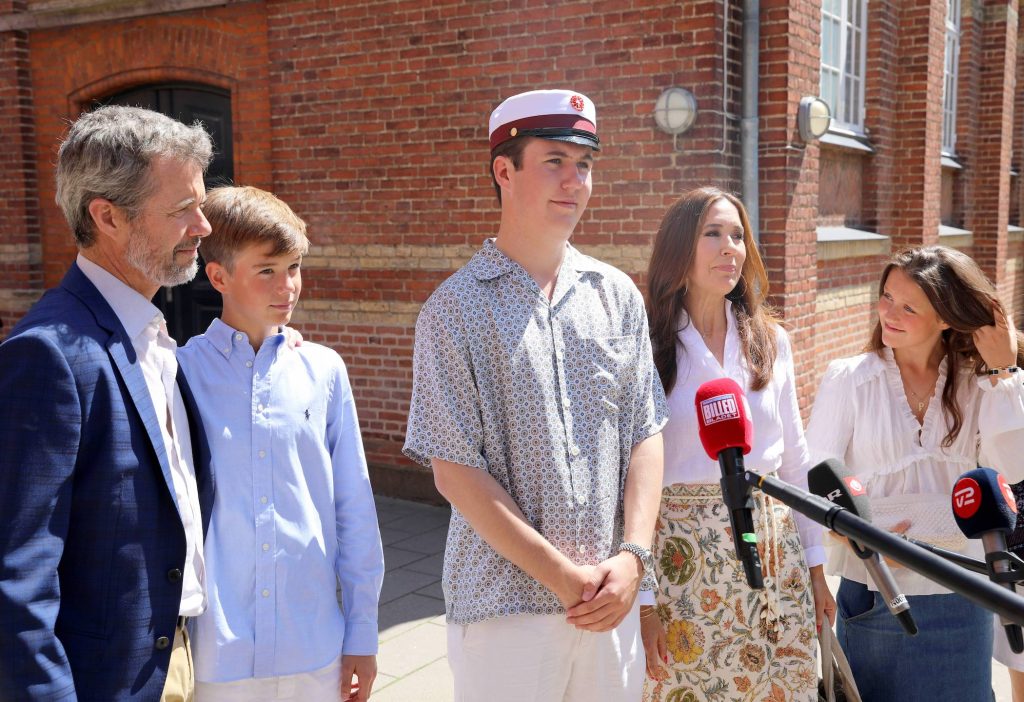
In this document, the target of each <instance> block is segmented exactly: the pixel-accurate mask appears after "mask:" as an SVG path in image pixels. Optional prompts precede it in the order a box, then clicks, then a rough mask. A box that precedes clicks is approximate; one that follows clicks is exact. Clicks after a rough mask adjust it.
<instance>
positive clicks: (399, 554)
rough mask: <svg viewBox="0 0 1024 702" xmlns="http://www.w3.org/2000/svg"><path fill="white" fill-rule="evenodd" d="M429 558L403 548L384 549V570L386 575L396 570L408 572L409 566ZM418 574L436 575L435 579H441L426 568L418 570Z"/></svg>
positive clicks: (387, 547) (386, 547)
mask: <svg viewBox="0 0 1024 702" xmlns="http://www.w3.org/2000/svg"><path fill="white" fill-rule="evenodd" d="M424 558H427V556H424V555H423V554H422V553H420V552H419V551H407V550H405V549H403V548H395V547H394V546H385V547H384V568H385V572H386V573H390V572H392V571H396V570H399V569H401V570H408V569H409V568H408V566H410V565H412V564H413V563H415V562H416V561H421V560H423V559H424ZM416 572H417V573H423V574H426V575H434V577H441V576H440V575H437V574H435V573H434V571H432V570H427V569H426V566H423V567H421V568H419V569H417V570H416Z"/></svg>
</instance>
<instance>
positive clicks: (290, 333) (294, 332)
mask: <svg viewBox="0 0 1024 702" xmlns="http://www.w3.org/2000/svg"><path fill="white" fill-rule="evenodd" d="M281 333H282V334H284V343H286V344H288V348H290V349H294V348H296V347H298V346H302V334H301V333H299V330H298V329H295V328H293V327H284V328H283V329H282V330H281Z"/></svg>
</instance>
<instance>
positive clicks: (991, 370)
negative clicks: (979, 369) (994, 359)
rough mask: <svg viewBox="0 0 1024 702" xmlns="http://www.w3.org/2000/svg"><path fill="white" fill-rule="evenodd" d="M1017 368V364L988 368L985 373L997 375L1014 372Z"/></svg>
mask: <svg viewBox="0 0 1024 702" xmlns="http://www.w3.org/2000/svg"><path fill="white" fill-rule="evenodd" d="M1018 370H1020V369H1019V368H1017V366H1005V367H1003V368H989V369H988V370H987V371H986V373H988V374H989V375H999V374H1000V373H1016V372H1017V371H1018Z"/></svg>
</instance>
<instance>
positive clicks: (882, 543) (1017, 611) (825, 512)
mask: <svg viewBox="0 0 1024 702" xmlns="http://www.w3.org/2000/svg"><path fill="white" fill-rule="evenodd" d="M744 475H745V478H746V481H747V483H748V484H749V485H751V486H752V487H756V488H758V489H759V490H761V491H762V492H764V493H765V494H767V495H770V496H771V497H774V498H775V499H777V500H778V501H779V502H781V503H783V504H784V505H787V506H788V507H790V508H791V509H794V510H796V511H797V512H799V513H800V514H803V515H804V516H806V517H808V518H810V519H811V520H813V521H815V522H817V523H818V524H821V525H822V526H824V527H826V528H828V529H830V530H832V531H834V532H836V533H838V534H842V535H843V536H846V537H849V538H851V539H853V540H855V541H857V542H858V543H860V544H862V545H863V546H867V547H868V548H871V549H873V550H874V551H876V552H878V553H880V554H882V555H883V556H885V557H886V558H889V559H891V560H894V561H896V562H898V563H901V564H902V565H904V566H906V567H907V568H910V569H911V570H913V571H915V572H917V573H920V574H921V575H924V576H925V577H927V578H928V579H929V580H933V581H935V582H937V583H939V584H940V585H942V586H943V587H946V588H949V589H950V590H952V591H953V592H956V593H958V594H960V595H962V596H963V597H966V598H967V599H969V600H971V601H972V602H974V603H976V604H978V605H980V606H982V607H984V608H985V609H987V610H989V611H992V612H995V613H996V614H998V615H1000V616H1001V617H1003V618H1004V619H1006V620H1009V621H1012V622H1014V623H1015V624H1021V625H1024V598H1022V597H1020V596H1018V595H1016V594H1014V593H1012V592H1010V591H1009V590H1007V589H1006V588H1004V587H1000V586H998V585H995V584H993V583H991V582H989V580H988V578H981V577H978V576H977V575H975V574H974V573H970V572H968V571H966V570H964V569H963V568H960V567H958V566H955V565H952V564H950V563H947V562H946V561H945V560H943V559H942V558H940V557H939V556H937V555H934V554H933V553H931V552H930V551H928V550H926V549H924V548H921V547H920V546H918V545H916V544H913V543H911V542H910V541H908V540H906V539H904V538H902V537H899V536H897V535H895V534H892V533H890V532H888V531H885V530H884V529H879V528H878V527H876V526H874V525H873V524H871V522H868V521H865V520H863V519H861V518H860V517H858V516H856V515H855V514H853V513H852V512H850V511H849V510H846V509H843V508H842V507H840V506H839V505H836V504H834V503H832V502H829V501H828V500H826V499H825V498H823V497H818V496H817V495H813V494H811V493H809V492H806V491H804V490H801V489H799V488H796V487H794V486H792V485H789V484H787V483H784V482H782V481H781V480H779V479H777V478H772V477H771V476H766V475H764V476H763V475H759V474H757V473H754V472H752V471H749V470H748V471H746V472H745V474H744Z"/></svg>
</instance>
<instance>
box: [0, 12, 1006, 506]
mask: <svg viewBox="0 0 1024 702" xmlns="http://www.w3.org/2000/svg"><path fill="white" fill-rule="evenodd" d="M965 5H966V6H967V9H965V20H964V36H963V40H962V43H963V47H964V48H963V50H962V54H961V56H962V58H961V109H960V120H959V122H958V125H959V130H960V145H961V147H960V148H962V150H963V153H964V155H965V159H966V167H965V170H964V172H963V173H962V174H961V175H958V176H957V182H956V183H954V184H953V190H954V198H960V204H959V208H960V209H959V210H957V211H958V212H960V211H962V212H963V213H964V217H967V216H968V214H969V213H968V210H969V209H970V206H971V203H972V202H973V199H974V197H975V195H976V194H978V192H979V188H981V187H982V185H983V184H984V182H985V181H982V180H978V179H975V180H972V178H975V174H977V173H978V170H977V166H976V164H975V163H974V162H972V159H979V158H983V154H984V153H988V154H989V155H988V156H987V157H985V158H987V161H985V162H986V163H989V164H992V165H991V166H990V167H991V168H992V169H993V170H994V171H1000V172H1001V171H1002V170H1003V168H1004V165H1005V163H1004V162H1005V153H1006V152H1008V150H1009V147H1008V146H1004V145H1001V144H1000V145H992V146H989V147H987V148H988V149H989V152H985V151H983V149H982V147H981V146H980V143H978V142H979V139H980V138H981V137H980V133H981V132H980V131H979V130H982V129H985V127H984V123H983V120H990V119H994V118H995V117H996V116H1000V115H1001V119H1002V120H1003V122H1011V120H1010V119H1009V117H1010V115H1011V114H1012V108H1013V107H1014V105H1015V104H1016V105H1017V106H1018V108H1019V107H1020V105H1021V102H1022V99H1021V98H1020V97H1019V96H1018V97H1017V98H1016V103H1014V100H1013V99H1012V98H1010V97H1009V96H1010V95H1013V94H1014V93H1013V91H1012V88H1008V85H1009V84H1008V82H1007V75H1008V74H1007V70H1009V69H1007V66H1011V67H1013V66H1017V65H1018V64H1020V63H1021V61H1020V59H1019V58H1018V57H1017V56H1016V53H1015V43H1014V41H1015V40H1011V37H1012V38H1015V37H1016V36H1017V32H1018V29H1019V28H1018V26H1017V25H1016V24H1014V25H1013V26H1012V28H1011V27H1010V24H1009V21H1008V20H1007V21H1004V22H1003V24H1002V25H1001V24H1000V23H999V21H998V20H993V19H991V18H992V17H994V15H991V13H990V11H996V10H998V9H999V8H1001V7H1004V6H1005V8H1009V9H1012V10H1013V11H1014V12H1015V10H1016V5H1017V3H1016V1H1013V2H1011V0H998V2H997V1H996V0H965ZM723 7H724V3H723V2H722V0H687V2H675V1H669V0H634V1H633V2H631V3H628V4H627V6H624V4H623V3H619V2H614V1H613V0H599V1H598V2H590V1H584V0H565V1H564V2H559V3H549V2H541V0H522V1H521V2H518V3H512V4H509V3H505V2H497V1H495V2H488V1H483V0H481V1H480V2H461V1H456V0H437V1H436V2H429V3H423V2H420V1H419V0H388V1H385V0H372V1H368V2H362V3H348V2H345V3H342V2H337V1H335V0H287V1H285V0H268V1H267V2H250V3H244V4H235V5H231V6H228V7H220V8H214V9H209V10H202V11H190V12H181V13H173V14H165V15H158V16H151V17H144V18H138V19H131V20H123V21H104V22H95V23H92V24H83V25H76V26H73V27H61V28H56V29H45V30H35V31H32V32H29V33H8V34H6V35H0V99H2V102H0V130H2V132H3V133H4V136H5V147H6V148H5V151H4V153H3V155H2V156H0V158H3V159H5V162H4V165H5V166H6V167H5V168H4V171H3V173H4V175H3V179H2V181H0V188H2V189H3V194H4V197H3V198H2V199H0V222H2V223H3V224H5V225H6V226H5V227H4V228H3V230H2V231H3V234H2V237H3V238H2V239H0V252H3V253H4V254H5V256H4V257H2V259H3V263H0V265H2V266H4V268H3V276H0V278H2V282H0V316H4V317H5V321H7V320H6V317H8V316H14V317H17V316H18V315H19V314H21V312H22V311H23V309H24V307H25V305H26V304H27V303H28V302H30V301H31V300H32V299H34V297H35V296H36V295H37V294H38V292H39V290H40V289H41V287H42V285H43V280H44V278H45V284H46V285H52V284H54V283H55V282H56V281H57V280H58V279H59V276H60V275H61V274H62V273H63V271H64V269H65V268H66V266H67V263H68V261H69V260H70V259H71V257H72V256H73V253H74V251H73V246H72V242H71V237H70V235H69V234H68V233H67V229H66V225H65V223H64V221H63V219H62V217H61V216H60V213H59V211H58V210H57V208H56V207H55V206H54V205H53V204H52V201H53V168H52V163H53V158H54V155H55V147H56V144H57V143H58V141H59V139H60V137H61V134H62V131H63V129H64V126H65V124H66V121H67V120H69V119H73V118H74V117H75V116H76V115H77V114H78V112H79V110H80V109H81V106H82V105H83V104H85V103H87V102H88V101H89V100H91V99H93V98H96V97H101V96H104V95H109V94H111V93H114V92H118V91H121V90H124V89H126V88H129V87H133V86H138V85H142V84H146V83H151V82H162V81H171V80H183V81H198V82H205V83H210V84H213V85H217V86H221V87H224V88H227V89H229V90H230V91H231V96H232V105H233V108H232V109H233V121H234V138H235V144H234V145H235V174H236V180H237V181H238V182H240V183H246V184H254V185H259V186H263V187H269V188H272V189H273V190H274V191H275V192H277V193H278V194H279V195H280V196H281V197H283V198H284V199H285V200H286V201H288V202H289V203H290V204H291V205H292V206H293V207H294V208H295V209H296V211H297V212H298V213H299V214H300V215H301V216H303V217H304V218H305V219H306V220H307V221H308V222H309V225H310V233H311V237H312V239H313V244H314V247H313V250H312V252H311V255H310V256H309V257H308V259H307V261H306V276H305V278H306V292H305V296H304V301H303V303H302V305H301V306H300V311H299V313H298V314H297V315H296V320H295V321H296V325H297V326H299V328H301V329H302V330H303V331H304V332H305V333H306V334H307V336H308V337H309V338H310V339H312V340H315V341H322V342H326V343H328V344H330V345H331V346H333V347H335V348H337V349H338V350H339V351H340V352H341V353H342V355H343V356H344V357H345V359H346V361H347V363H348V366H349V371H350V375H351V376H352V380H353V385H354V387H355V391H356V394H357V402H358V404H359V408H360V414H361V425H362V428H363V430H364V437H365V440H366V446H367V454H368V457H369V459H370V461H371V463H372V464H373V465H374V471H375V474H374V479H375V483H376V485H377V487H378V488H379V489H382V490H384V491H386V492H399V491H400V492H403V493H404V494H407V495H419V496H429V495H430V494H431V490H430V486H429V476H428V475H427V474H425V473H424V472H422V471H418V470H415V469H412V466H411V465H410V463H409V462H408V461H406V460H405V459H403V458H402V457H401V456H400V453H399V451H400V447H401V444H402V441H403V439H404V430H405V416H406V411H407V407H408V401H409V394H410V389H411V351H412V344H413V339H412V335H413V324H414V320H415V317H416V314H417V312H418V309H419V306H420V305H421V304H422V302H423V301H424V300H425V299H426V297H427V296H428V295H429V294H430V292H431V291H432V290H433V289H434V288H435V287H436V286H437V285H438V284H439V283H440V282H441V281H442V280H443V279H444V278H445V277H447V276H448V275H450V273H451V272H452V271H453V270H455V269H456V268H458V267H459V266H460V265H461V264H462V263H463V262H465V261H466V260H467V259H468V258H469V256H471V255H472V253H473V252H474V251H475V250H476V249H477V247H478V246H479V245H480V243H481V241H482V240H483V239H484V238H485V237H487V236H490V235H492V234H493V233H494V231H495V229H496V225H497V221H498V214H499V209H498V206H497V203H496V201H495V199H494V194H493V190H492V188H491V184H490V179H489V176H488V175H487V146H486V143H487V134H486V120H487V116H488V114H489V112H490V110H491V109H492V108H493V107H494V106H495V105H496V104H497V103H498V102H500V100H501V99H502V98H504V97H506V96H508V95H510V94H513V93H515V92H518V91H520V90H526V89H530V88H537V87H560V86H561V87H573V88H575V89H578V90H580V91H582V92H585V93H587V94H588V95H590V97H592V98H593V99H594V100H595V102H596V103H597V106H598V126H599V131H600V133H601V136H602V144H603V150H602V153H601V155H600V157H599V159H598V162H597V168H596V170H595V190H594V197H593V199H592V200H591V205H590V208H589V210H588V212H587V213H586V214H585V216H584V219H583V222H582V223H581V225H580V229H579V231H578V233H577V235H576V237H575V241H576V243H577V244H578V245H579V246H580V247H581V248H583V249H584V250H585V251H587V252H588V253H592V254H594V255H596V256H598V257H600V258H603V259H604V260H607V261H609V262H611V263H613V264H615V265H618V266H620V267H621V268H623V269H624V270H626V271H627V272H629V273H630V274H631V275H633V276H634V277H635V278H636V279H637V280H642V271H643V270H644V268H645V267H646V265H647V257H648V255H649V246H650V241H651V238H652V236H653V233H654V232H655V230H656V229H657V226H658V223H659V221H660V218H661V214H662V213H663V211H664V210H665V208H666V207H667V206H668V205H669V204H670V203H671V202H672V201H673V200H674V199H675V198H676V197H677V196H678V194H679V193H681V192H683V191H684V190H686V189H688V188H690V187H694V186H696V185H701V184H706V183H714V184H718V185H721V186H723V187H726V188H729V189H732V190H737V189H738V188H739V159H740V155H739V142H740V139H739V114H740V91H741V80H740V70H741V68H740V61H741V36H740V34H741V20H742V9H741V3H740V2H738V1H734V2H731V3H730V12H729V16H728V17H724V16H723ZM982 7H984V9H985V16H986V17H989V20H988V21H987V24H984V25H982V24H980V23H975V22H974V17H975V16H976V15H978V16H980V14H979V13H977V12H976V10H977V8H982ZM5 9H7V10H8V11H13V10H23V9H25V8H24V2H19V3H12V2H11V0H6V2H5V1H4V0H0V12H2V11H4V10H5ZM761 12H762V17H761V23H760V31H761V61H760V73H761V91H760V95H759V100H760V123H759V126H760V130H759V132H760V149H759V154H760V158H761V162H760V166H761V171H760V179H761V199H760V207H761V230H760V234H761V241H762V244H763V250H764V253H765V260H766V263H767V266H768V268H769V274H770V278H771V285H772V289H773V292H774V298H773V300H774V301H775V302H776V304H778V306H779V308H780V309H781V311H782V313H783V315H784V317H785V320H786V323H787V326H788V328H789V329H790V331H791V334H792V337H793V341H794V345H795V349H796V361H797V369H798V377H799V389H800V394H801V398H802V400H803V402H804V405H805V406H806V405H807V404H808V403H809V401H810V399H811V397H812V395H813V391H814V386H815V383H816V381H817V377H818V374H819V373H820V372H821V370H822V369H823V367H824V364H825V362H827V360H829V359H831V358H834V357H837V356H841V355H849V354H851V353H856V352H859V351H860V349H861V348H862V346H863V343H864V340H866V337H867V332H868V329H869V325H870V323H871V316H872V309H873V295H874V293H873V287H874V284H875V282H876V280H877V275H878V272H879V270H880V269H881V263H882V261H883V260H884V258H885V256H884V255H883V254H882V253H880V249H879V248H878V246H877V245H875V246H874V248H872V247H871V246H870V245H869V246H868V247H867V248H860V249H856V251H859V252H860V253H854V254H852V257H851V256H847V257H846V258H836V257H835V256H834V255H833V254H834V251H833V253H828V254H827V256H825V257H824V258H822V259H821V260H819V258H818V252H819V251H825V249H823V248H822V245H820V244H818V243H817V242H816V232H815V227H816V225H817V224H819V223H829V224H835V223H839V221H840V219H841V220H842V221H843V222H846V223H848V224H854V223H856V224H859V225H861V226H864V227H866V228H868V229H872V230H874V231H878V232H880V233H882V234H886V235H889V236H892V237H893V242H894V245H895V246H897V247H899V246H902V245H910V244H919V243H921V242H923V241H934V240H935V239H936V235H937V227H938V222H939V216H940V212H941V210H940V189H941V171H940V169H939V156H938V150H939V143H940V139H941V132H940V128H941V119H940V115H941V98H942V85H941V80H942V59H943V31H944V30H943V20H944V13H945V2H944V0H872V1H871V3H870V4H869V13H870V14H869V27H868V57H867V62H868V66H867V85H868V91H867V96H866V109H867V126H868V129H869V132H870V134H869V138H870V142H871V144H872V146H873V147H874V149H875V153H874V154H869V155H865V156H860V155H857V156H850V155H848V154H843V153H842V152H839V153H838V154H835V157H834V158H833V159H832V160H831V161H828V160H827V159H826V161H825V162H824V165H823V166H822V165H821V164H822V161H821V154H820V153H819V152H821V151H823V150H822V149H820V148H819V146H818V145H816V144H809V145H808V144H804V143H803V142H802V141H801V140H800V138H799V137H798V135H797V134H796V106H797V104H798V102H799V100H800V98H801V97H803V96H805V95H814V94H817V92H818V88H819V86H818V74H819V67H818V61H819V42H820V22H821V19H820V2H816V1H815V0H762V3H761ZM1013 17H1014V22H1015V21H1016V20H1015V17H1016V15H1015V14H1014V15H1013ZM990 45H991V46H990ZM993 47H994V48H993ZM1011 54H1012V55H1011ZM992 66H996V69H997V70H995V71H993V70H992ZM1011 74H1012V71H1011ZM672 85H679V86H682V87H686V88H688V89H690V90H691V91H692V92H693V93H694V94H695V96H696V98H697V102H698V109H699V116H698V119H697V122H696V124H695V125H694V127H693V128H692V129H691V130H690V131H689V132H687V133H686V134H683V135H680V136H679V137H678V138H677V139H676V141H675V145H674V144H673V139H672V138H671V137H670V136H668V135H665V134H662V133H661V132H659V131H658V130H657V128H656V127H655V125H654V121H653V118H652V110H653V106H654V102H655V100H656V99H657V96H658V95H659V93H660V92H661V91H662V90H663V89H664V88H667V87H669V86H672ZM1000 86H1002V87H1001V88H1000ZM1000 90H1001V92H1000ZM1008 90H1009V92H1007V91H1008ZM1018 111H1019V110H1018ZM1014 119H1016V120H1017V124H1018V128H1017V129H1015V130H1014V131H1013V137H1011V135H1010V132H1008V131H1005V130H1004V129H1003V128H1002V126H1000V127H999V128H998V129H996V128H994V127H989V130H990V131H989V132H986V133H987V134H988V137H986V138H988V139H990V140H995V141H999V142H1008V141H1009V140H1010V139H1011V138H1019V134H1017V132H1020V131H1021V129H1020V128H1019V125H1020V124H1022V122H1021V121H1020V117H1019V115H1016V114H1014ZM1022 148H1024V147H1021V146H1018V147H1017V152H1018V154H1019V153H1020V151H1021V149H1022ZM825 153H827V151H825ZM1022 165H1024V164H1022ZM856 173H860V174H861V177H860V178H853V177H852V176H853V175H855V174H856ZM979 177H980V176H979ZM988 177H990V178H992V179H995V181H998V182H1000V183H1001V182H1002V181H1001V180H999V178H1002V176H1001V175H1000V176H998V177H997V176H996V175H994V174H990V175H989V176H988ZM1001 187H1002V186H999V187H998V188H995V189H993V190H992V193H991V194H990V197H992V198H998V197H1000V193H1005V191H1006V190H1007V189H1006V188H1004V189H1002V190H1000V188H1001ZM1007 188H1008V186H1007ZM36 195H37V196H36ZM993 211H995V212H996V219H995V220H992V221H991V222H988V220H985V219H984V218H982V219H977V220H976V221H977V222H978V226H979V227H981V230H982V231H983V232H988V233H983V234H982V235H981V236H982V241H984V242H988V241H990V240H992V241H995V242H996V244H995V245H996V249H995V250H996V251H997V256H1002V257H1003V258H1002V259H1001V260H1002V261H1003V263H1002V264H1000V263H999V260H1000V259H994V260H995V261H996V263H995V272H996V274H997V275H998V276H1000V284H1001V285H1002V286H1003V287H1004V289H1006V290H1008V292H1009V294H1012V295H1016V296H1017V297H1018V299H1020V295H1021V292H1022V291H1021V290H1019V288H1020V286H1021V285H1024V277H1022V276H1018V275H1017V274H1016V272H1017V266H1019V265H1020V258H1021V256H1022V255H1024V243H1022V242H1021V241H1020V240H1019V239H1015V240H1014V241H1013V242H1012V243H1011V244H1009V245H1008V246H1007V245H1006V244H1000V243H999V242H1002V241H1005V234H1002V233H1000V232H1002V231H1004V230H1005V226H1004V225H1002V222H1003V221H1004V220H1003V219H999V217H1004V218H1005V216H1008V215H1005V214H1004V215H1000V214H998V211H999V208H998V207H996V208H995V209H994V210H993ZM958 216H959V215H958ZM971 216H975V217H976V218H977V217H979V216H982V217H984V216H988V215H980V214H979V213H977V212H975V213H974V214H973V215H971ZM972 221H975V220H972ZM986 222H988V223H986ZM1001 227H1002V228H1001ZM992 232H995V234H992ZM993 236H994V237H995V238H994V239H992V237H993ZM1000 246H1002V247H1003V248H999V247H1000ZM865 251H869V252H873V253H865ZM999 251H1004V253H1001V254H999V253H998V252H999ZM44 262H45V263H44ZM44 274H45V275H44ZM1007 286H1009V288H1007Z"/></svg>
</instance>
